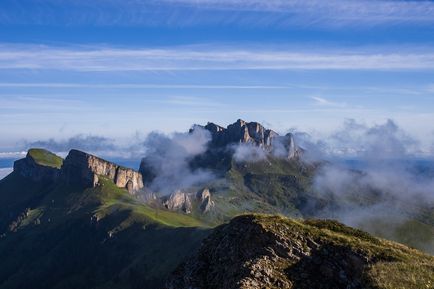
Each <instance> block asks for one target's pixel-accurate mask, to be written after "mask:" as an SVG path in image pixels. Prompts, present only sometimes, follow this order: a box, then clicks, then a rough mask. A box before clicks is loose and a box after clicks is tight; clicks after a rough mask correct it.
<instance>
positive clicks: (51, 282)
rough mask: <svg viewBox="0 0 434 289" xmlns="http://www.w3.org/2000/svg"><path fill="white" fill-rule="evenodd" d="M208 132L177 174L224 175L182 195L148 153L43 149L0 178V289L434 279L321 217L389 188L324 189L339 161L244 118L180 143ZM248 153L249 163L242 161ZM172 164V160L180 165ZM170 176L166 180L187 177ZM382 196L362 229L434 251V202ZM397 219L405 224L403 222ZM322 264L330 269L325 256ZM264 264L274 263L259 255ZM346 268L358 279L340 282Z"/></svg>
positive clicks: (398, 249) (419, 258) (424, 265)
mask: <svg viewBox="0 0 434 289" xmlns="http://www.w3.org/2000/svg"><path fill="white" fill-rule="evenodd" d="M197 132H200V133H201V134H200V135H201V137H202V136H204V135H205V136H207V138H206V141H207V143H206V145H204V146H203V148H204V149H203V150H201V151H200V152H199V153H197V154H193V155H191V154H185V152H182V151H179V150H173V151H170V154H171V156H173V155H174V156H175V157H176V158H175V160H176V161H178V162H179V161H180V160H181V161H182V163H181V164H182V165H181V166H179V167H178V169H177V170H174V171H173V173H179V174H180V175H181V176H183V177H186V178H192V177H194V176H196V175H200V173H204V172H205V173H206V175H207V176H212V178H207V179H206V180H205V181H201V182H197V183H191V182H187V183H188V185H183V184H184V182H182V180H181V182H180V183H179V184H178V183H177V184H178V185H179V186H172V189H173V190H172V191H170V193H169V194H164V193H163V192H160V191H158V190H154V186H153V182H154V180H155V179H156V178H158V177H159V176H158V174H159V173H161V172H159V171H158V170H156V169H155V167H154V166H153V163H152V162H151V160H150V159H149V157H150V156H149V155H148V156H147V157H146V158H144V159H143V160H142V161H141V165H140V170H139V171H135V170H133V169H129V168H126V167H123V166H120V165H117V164H115V163H113V162H110V161H107V160H104V159H102V158H99V157H97V156H94V155H91V154H88V153H86V152H82V151H78V150H74V149H73V150H71V151H70V152H69V153H68V155H67V156H66V158H65V159H63V158H61V157H59V156H57V155H55V154H54V153H52V152H49V151H47V150H44V149H30V150H29V151H28V154H27V155H26V157H25V158H23V159H21V160H18V161H16V162H15V164H14V171H13V172H12V173H11V174H10V175H8V176H7V177H6V178H4V179H2V180H0V260H1V270H0V289H3V288H5V289H6V288H7V289H14V288H36V289H38V288H48V289H49V288H78V287H80V288H99V289H101V288H126V289H128V288H134V289H135V288H163V287H164V285H165V284H166V285H167V286H169V287H171V288H189V286H190V285H191V286H193V285H194V284H202V285H200V286H199V287H198V288H213V287H212V286H214V285H213V284H227V286H228V288H258V287H261V286H260V285H262V287H269V288H273V286H274V288H278V287H279V286H280V287H283V288H285V286H287V288H316V287H303V284H313V285H312V286H314V285H315V286H316V285H318V284H319V281H318V282H317V279H318V278H320V277H321V278H323V279H330V280H331V281H330V282H331V283H327V284H328V285H330V286H331V285H333V284H334V286H335V287H330V286H329V287H317V288H346V287H342V286H343V285H342V284H343V283H345V282H347V281H348V282H349V283H348V284H350V285H351V284H352V285H351V286H353V287H350V288H369V286H371V287H372V288H395V287H396V286H395V285H394V284H397V283H394V282H402V284H407V285H406V286H408V287H405V288H419V287H417V286H419V285H421V283H418V282H419V280H431V279H427V278H426V276H428V273H429V274H431V273H432V258H431V257H428V256H427V255H424V254H423V253H421V252H419V251H416V250H414V249H410V248H408V247H405V246H404V245H399V244H396V243H393V242H389V241H385V240H382V239H377V238H375V237H371V236H370V235H368V234H367V233H363V232H361V231H358V230H355V229H351V228H349V227H346V226H344V225H341V224H339V223H337V222H335V221H314V220H312V218H316V217H318V216H320V217H321V216H322V215H320V212H324V211H329V212H338V211H341V210H342V209H346V210H351V209H352V208H354V207H355V205H357V208H363V206H365V205H366V206H367V207H368V206H369V205H371V204H375V203H376V202H377V200H378V198H379V192H378V191H375V190H371V189H368V190H366V187H360V186H358V185H359V184H358V183H357V182H355V184H354V186H350V187H349V188H350V190H351V192H350V194H348V195H347V196H346V197H335V196H333V195H328V194H321V193H318V192H317V191H315V189H314V183H315V181H316V175H317V174H318V172H319V171H320V170H323V169H325V168H327V166H325V165H326V163H324V162H307V161H305V160H304V155H305V153H306V152H307V151H306V150H305V149H304V148H301V147H300V146H299V145H298V144H297V142H296V139H294V136H293V135H291V134H287V135H284V136H280V135H278V134H277V133H275V132H273V131H272V130H270V129H267V128H265V127H263V126H262V125H260V124H259V123H256V122H245V121H242V120H238V121H237V122H235V123H234V124H232V125H229V126H227V127H226V128H223V127H221V126H218V125H216V124H212V123H208V124H207V125H205V126H197V125H196V126H193V127H192V129H191V130H190V132H189V133H188V134H184V135H182V139H181V141H184V142H185V141H186V140H187V139H186V138H189V137H195V135H196V133H197ZM194 141H196V139H194V138H193V139H188V141H187V143H189V144H191V143H194ZM158 144H159V145H160V143H158ZM239 150H241V151H242V152H243V156H244V157H246V156H247V158H239V157H238V153H239ZM160 152H161V151H160ZM163 152H164V151H163ZM178 153H184V154H183V155H181V158H180V157H179V155H178ZM251 154H256V155H259V156H260V158H257V157H255V159H250V158H249V156H251ZM163 161H164V162H165V163H164V165H165V166H163V167H164V168H166V169H167V168H168V169H170V167H171V166H172V165H175V164H174V163H172V162H171V160H170V159H168V160H167V159H163ZM177 165H179V163H178V164H177ZM179 168H180V169H179ZM183 171H187V172H188V173H187V174H185V172H183ZM352 173H354V174H355V175H356V176H358V175H362V172H359V171H353V172H352ZM167 176H168V177H169V178H168V179H167V178H166V179H163V180H165V181H171V179H177V176H176V175H173V174H172V175H171V174H169V175H167ZM178 180H179V179H178ZM160 181H161V179H160ZM382 201H383V202H384V201H387V202H389V203H388V205H389V208H391V211H387V213H386V214H384V216H382V217H381V218H378V217H375V218H371V219H369V220H368V221H366V220H365V219H364V221H363V222H362V223H361V225H360V226H359V227H362V228H364V229H366V230H367V231H369V232H372V233H374V234H375V235H376V236H381V237H387V238H388V239H392V240H396V241H399V242H402V243H404V244H407V245H410V246H413V247H416V248H420V249H422V250H425V251H427V252H431V251H430V249H431V248H434V246H431V245H430V244H431V243H432V244H434V214H433V211H432V207H430V206H431V204H429V203H427V204H425V205H421V204H420V202H419V203H417V202H414V203H413V202H406V203H403V202H402V201H400V200H398V201H397V200H394V199H393V196H391V197H390V198H389V199H382ZM390 212H394V214H390V215H388V214H389V213H390ZM258 213H264V214H268V215H258ZM246 214H247V215H246ZM252 214H254V215H252ZM398 214H399V216H401V217H405V218H406V219H405V220H406V221H405V222H402V221H401V219H399V220H398V221H397V218H396V216H397V215H398ZM240 215H242V216H241V217H240ZM271 215H279V216H285V218H284V217H276V216H274V217H273V216H271ZM286 217H290V218H292V219H286ZM354 217H355V218H357V217H358V215H357V214H356V213H354ZM303 220H305V221H303ZM396 223H398V225H397V224H396ZM222 224H223V225H222ZM288 228H289V229H288ZM392 228H393V230H392ZM386 229H387V230H386ZM394 230H397V231H394ZM396 232H398V234H397V233H396ZM243 238H244V239H243ZM246 240H250V241H249V242H247V241H246ZM201 244H202V245H201ZM327 252H331V253H330V254H328V253H327ZM225 254H226V255H225ZM243 254H245V255H243ZM192 256H193V257H192ZM228 258H229V259H228ZM321 259H324V262H325V263H324V264H325V265H324V264H323V263H321V264H317V263H318V262H319V261H321ZM216 260H217V261H216ZM219 260H220V261H221V262H222V263H221V264H220V261H219ZM261 260H262V261H264V260H265V261H264V262H265V263H260V266H259V265H258V263H255V262H262V261H261ZM270 260H273V261H276V262H277V263H276V264H278V266H272V265H271V264H270V263H269V261H270ZM223 261H224V262H223ZM321 262H322V261H321ZM351 262H353V263H351ZM354 262H355V263H354ZM181 264H183V265H181ZM279 264H281V265H282V266H283V267H279V266H280V265H279ZM349 264H350V265H351V266H350V265H349ZM203 266H205V267H203ZM261 266H262V267H263V268H264V270H265V271H264V272H265V273H264V272H262V271H260V270H259V269H258V268H259V267H261ZM321 266H322V267H331V268H332V270H331V271H332V272H330V270H328V271H327V269H322V271H324V272H322V273H321V274H323V275H321V274H320V275H318V276H316V277H315V274H314V273H313V272H317V271H318V270H319V268H320V267H321ZM354 266H356V267H354ZM357 266H358V267H357ZM226 267H227V268H226ZM344 267H345V268H344ZM347 267H348V268H347ZM176 268H177V269H176ZM291 268H292V269H291ZM351 268H352V269H351ZM415 268H418V269H419V268H420V272H419V271H418V270H416V269H415ZM175 269H176V271H175V272H174V270H175ZM211 269H212V270H211ZM228 270H231V271H228ZM258 270H259V271H258ZM292 270H295V271H292ZM399 270H401V271H399ZM341 271H343V273H342V274H341ZM173 272H174V273H173ZM198 272H199V273H200V274H199V273H198ZM207 272H208V273H207ZM237 272H239V274H240V275H237V274H235V273H237ZM249 272H250V273H251V272H253V273H251V274H250V273H249ZM397 272H398V273H397ZM399 272H400V273H399ZM264 274H265V275H264ZM267 274H268V275H267ZM324 274H325V275H324ZM327 274H328V275H327ZM336 274H337V275H336ZM211 275H212V276H211ZM338 275H339V276H340V275H342V276H344V275H345V276H346V278H347V279H342V280H343V281H342V280H341V281H339V280H340V279H339V278H340V277H339V276H338ZM169 276H171V277H170V278H169ZM264 276H265V277H264ZM306 276H307V277H306ZM406 276H411V278H410V277H408V278H410V279H411V280H410V279H408V280H407V279H406V278H407V277H406ZM168 278H169V281H168ZM203 278H206V279H203ZM267 278H268V279H267ZM300 278H301V279H300ZM348 278H350V279H348ZM244 279H245V280H247V281H246V282H247V283H240V282H241V280H244ZM306 279H309V280H311V281H312V282H314V283H308V282H307V283H306ZM413 279H414V280H416V281H417V282H416V281H414V282H413V281H412V280H413ZM204 280H205V281H204ZM273 280H274V281H273ZM300 280H302V281H303V282H301V281H300ZM191 282H193V283H191ZM203 282H210V283H209V284H210V285H209V286H205V285H203V284H204V283H203ZM225 282H227V283H225ZM243 282H244V281H243ZM249 282H250V283H249ZM267 282H268V283H267ZM270 282H271V283H270ZM276 282H277V283H276ZM300 282H301V283H300ZM315 282H317V283H315ZM333 282H334V283H333ZM339 282H341V283H339ZM342 282H343V283H342ZM387 282H390V284H392V285H390V286H389V287H387V285H384V284H386V283H387ZM406 282H407V283H406ZM411 282H413V283H411ZM415 282H416V283H415ZM420 282H422V281H420ZM427 282H428V281H427ZM431 282H433V281H432V280H431ZM237 284H238V285H237ZM243 284H244V285H245V286H244V285H243ZM246 284H247V285H246ZM248 284H250V286H251V287H248V286H249V285H248ZM255 284H256V285H255ZM276 284H277V285H276ZM285 284H286V285H285ZM288 284H293V287H290V286H289V285H288ZM360 284H362V285H363V286H365V287H363V286H362V285H360ZM378 284H379V285H378ZM328 285H327V286H328ZM341 285H342V286H341ZM359 285H360V286H362V287H360V286H359ZM426 285H427V286H428V287H426V288H429V286H430V285H429V283H427V284H426ZM183 286H184V287H183ZM194 286H196V285H194ZM194 286H193V287H192V288H195V287H194ZM201 286H202V287H201ZM216 286H217V285H216ZM237 286H238V287H237ZM243 286H244V287H243ZM288 286H289V287H288ZM291 286H292V285H291ZM306 286H307V285H306ZM318 286H319V285H318ZM324 286H326V285H324ZM357 286H359V287H357ZM412 286H413V287H412ZM215 288H217V287H215ZM220 288H221V287H220ZM424 288H425V287H424Z"/></svg>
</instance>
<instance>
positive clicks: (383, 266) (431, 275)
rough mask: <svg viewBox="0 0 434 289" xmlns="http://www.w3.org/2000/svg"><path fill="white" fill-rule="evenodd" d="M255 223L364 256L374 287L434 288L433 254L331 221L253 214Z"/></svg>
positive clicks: (280, 232) (368, 280) (366, 277)
mask: <svg viewBox="0 0 434 289" xmlns="http://www.w3.org/2000/svg"><path fill="white" fill-rule="evenodd" d="M255 222H257V223H259V224H261V226H263V228H265V229H266V230H270V231H272V232H274V233H276V234H278V235H279V234H283V235H285V233H289V232H290V233H289V234H303V235H305V236H312V237H313V238H314V239H316V240H321V242H325V243H327V244H332V245H333V246H337V247H342V248H350V249H351V251H353V252H358V254H361V255H364V256H366V257H367V258H368V259H369V260H371V261H370V265H369V267H368V269H367V271H366V272H365V277H364V278H365V279H366V280H367V282H369V283H370V284H371V285H373V286H372V287H374V288H391V289H392V288H405V289H411V288H415V289H416V288H418V289H419V288H434V257H433V256H429V255H425V254H423V253H421V252H420V251H417V250H414V249H411V248H408V247H406V246H403V245H401V244H398V243H394V242H391V241H387V240H384V239H378V238H375V237H372V236H370V235H369V234H367V233H365V232H363V231H359V230H356V229H353V228H350V227H346V226H344V225H341V224H339V223H337V222H333V221H321V220H310V221H296V220H290V219H287V218H284V217H278V216H264V215H256V216H255Z"/></svg>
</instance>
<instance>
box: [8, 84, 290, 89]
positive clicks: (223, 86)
mask: <svg viewBox="0 0 434 289" xmlns="http://www.w3.org/2000/svg"><path fill="white" fill-rule="evenodd" d="M0 87H1V88H111V89H113V88H114V89H116V88H119V89H130V88H131V89H135V88H140V89H147V88H149V89H154V88H168V89H172V88H175V89H287V88H293V87H295V86H294V85H227V84H153V83H149V84H146V83H65V82H63V83H62V82H0Z"/></svg>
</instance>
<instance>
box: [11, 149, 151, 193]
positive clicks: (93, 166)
mask: <svg viewBox="0 0 434 289" xmlns="http://www.w3.org/2000/svg"><path fill="white" fill-rule="evenodd" d="M14 171H15V172H17V173H18V174H20V175H22V176H23V177H26V178H30V179H32V180H33V181H36V182H40V181H47V182H48V181H50V182H54V181H57V180H61V181H64V182H66V183H67V184H72V185H79V186H83V187H95V186H97V185H98V181H99V180H98V176H104V177H106V178H108V179H110V180H112V181H113V182H114V183H115V184H116V186H118V187H120V188H125V189H127V190H128V192H129V193H130V194H135V192H137V191H138V190H140V189H142V188H143V180H142V175H141V174H140V173H139V172H136V171H135V170H132V169H128V168H124V167H121V166H119V165H116V164H114V163H111V162H108V161H106V160H103V159H101V158H98V157H96V156H93V155H90V154H87V153H84V152H81V151H78V150H71V151H70V152H69V154H68V156H67V157H66V159H65V160H63V159H62V158H60V157H58V156H56V155H55V154H53V153H51V152H49V151H46V150H43V149H31V150H29V152H28V153H27V156H26V157H25V158H24V159H20V160H17V161H16V162H15V163H14Z"/></svg>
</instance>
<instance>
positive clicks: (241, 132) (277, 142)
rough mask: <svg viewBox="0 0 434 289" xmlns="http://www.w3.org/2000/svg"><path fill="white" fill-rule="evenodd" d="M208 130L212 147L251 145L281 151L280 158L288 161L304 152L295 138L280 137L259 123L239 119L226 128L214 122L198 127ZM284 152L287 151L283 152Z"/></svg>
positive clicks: (289, 136)
mask: <svg viewBox="0 0 434 289" xmlns="http://www.w3.org/2000/svg"><path fill="white" fill-rule="evenodd" d="M195 127H201V128H204V129H206V130H208V131H209V132H210V133H211V145H212V146H213V147H226V146H228V145H232V144H251V145H255V146H258V147H261V148H263V149H264V150H266V151H268V152H271V151H273V150H276V149H277V148H278V149H279V150H280V151H279V153H278V154H279V156H282V157H283V155H286V157H287V158H288V159H293V158H297V157H299V156H300V155H301V154H302V152H303V150H302V149H301V148H300V147H298V146H297V145H296V143H295V140H294V136H293V135H292V134H291V133H289V134H287V135H285V136H280V135H279V134H278V133H277V132H275V131H273V130H271V129H267V128H265V127H264V126H263V125H261V124H260V123H258V122H254V121H253V122H247V121H244V120H242V119H238V120H237V121H236V122H234V123H232V124H230V125H228V126H227V127H226V128H224V127H222V126H220V125H217V124H215V123H212V122H208V123H207V125H205V126H200V125H196V126H194V127H193V128H192V130H194V129H195ZM282 150H286V152H283V151H282Z"/></svg>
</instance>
